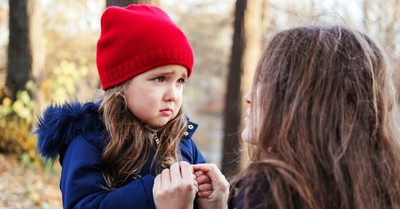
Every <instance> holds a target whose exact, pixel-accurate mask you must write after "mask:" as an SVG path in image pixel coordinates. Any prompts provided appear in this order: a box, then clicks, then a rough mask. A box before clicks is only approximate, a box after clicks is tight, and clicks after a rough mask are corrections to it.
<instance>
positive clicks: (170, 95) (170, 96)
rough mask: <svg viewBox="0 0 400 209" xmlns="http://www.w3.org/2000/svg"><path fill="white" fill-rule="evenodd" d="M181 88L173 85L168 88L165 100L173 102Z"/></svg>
mask: <svg viewBox="0 0 400 209" xmlns="http://www.w3.org/2000/svg"><path fill="white" fill-rule="evenodd" d="M178 94H179V90H178V89H177V88H176V87H175V86H171V87H170V88H168V90H167V92H166V93H165V95H164V100H166V101H168V102H173V101H175V100H176V98H177V97H178Z"/></svg>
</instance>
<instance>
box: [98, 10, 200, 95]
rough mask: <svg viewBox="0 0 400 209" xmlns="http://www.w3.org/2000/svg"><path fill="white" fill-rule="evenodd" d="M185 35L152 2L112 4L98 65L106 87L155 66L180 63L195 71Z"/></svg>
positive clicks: (104, 22)
mask: <svg viewBox="0 0 400 209" xmlns="http://www.w3.org/2000/svg"><path fill="white" fill-rule="evenodd" d="M193 62H194V57H193V51H192V47H191V46H190V43H189V41H188V40H187V38H186V36H185V34H184V33H183V32H182V31H181V30H180V29H179V28H178V26H177V25H176V24H175V23H173V22H172V20H171V19H170V18H169V17H168V15H167V14H166V13H165V12H164V11H162V10H161V9H159V8H157V7H154V6H149V5H130V6H127V7H124V8H122V7H109V8H107V9H106V10H105V11H104V13H103V15H102V17H101V34H100V38H99V40H98V42H97V49H96V64H97V69H98V72H99V76H100V81H101V84H102V87H103V89H104V90H106V89H108V88H110V87H113V86H115V85H118V84H121V83H123V82H125V81H126V80H128V79H130V78H133V77H135V76H136V75H139V74H141V73H144V72H146V71H148V70H151V69H153V68H156V67H159V66H163V65H169V64H178V65H182V66H184V67H186V68H187V70H188V76H190V74H191V72H192V67H193Z"/></svg>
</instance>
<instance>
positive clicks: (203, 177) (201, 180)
mask: <svg viewBox="0 0 400 209" xmlns="http://www.w3.org/2000/svg"><path fill="white" fill-rule="evenodd" d="M196 181H197V183H199V184H205V183H210V182H211V179H210V178H209V177H208V176H207V175H201V176H197V178H196Z"/></svg>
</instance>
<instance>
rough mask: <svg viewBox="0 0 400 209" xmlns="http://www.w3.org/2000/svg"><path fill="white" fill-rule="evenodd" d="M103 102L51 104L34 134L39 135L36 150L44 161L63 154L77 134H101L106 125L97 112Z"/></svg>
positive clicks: (40, 119)
mask: <svg viewBox="0 0 400 209" xmlns="http://www.w3.org/2000/svg"><path fill="white" fill-rule="evenodd" d="M99 107H100V102H97V103H94V102H88V103H84V104H82V103H78V102H71V103H65V104H63V105H51V106H49V107H48V108H47V109H46V110H45V111H44V113H43V116H42V117H40V118H39V122H38V123H37V129H36V130H35V132H34V133H35V134H36V135H37V136H38V144H37V149H38V151H39V153H40V154H41V155H42V156H43V157H44V158H45V159H55V158H56V157H57V154H60V156H62V155H63V152H65V150H66V148H67V147H68V145H69V144H70V142H71V141H72V140H73V139H74V138H75V137H76V136H78V135H83V134H87V133H90V132H98V133H101V132H102V131H103V130H104V123H103V121H102V120H101V118H100V115H99V112H98V109H99Z"/></svg>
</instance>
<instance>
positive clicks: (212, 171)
mask: <svg viewBox="0 0 400 209" xmlns="http://www.w3.org/2000/svg"><path fill="white" fill-rule="evenodd" d="M193 169H194V170H195V171H203V172H204V173H206V174H207V176H208V177H209V178H210V180H211V181H215V180H218V179H221V178H224V179H225V177H224V175H222V173H221V171H220V170H219V169H218V167H217V166H216V165H215V164H196V165H193Z"/></svg>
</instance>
